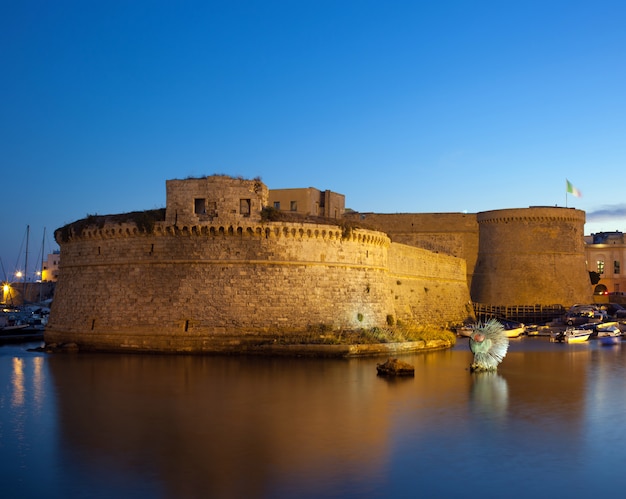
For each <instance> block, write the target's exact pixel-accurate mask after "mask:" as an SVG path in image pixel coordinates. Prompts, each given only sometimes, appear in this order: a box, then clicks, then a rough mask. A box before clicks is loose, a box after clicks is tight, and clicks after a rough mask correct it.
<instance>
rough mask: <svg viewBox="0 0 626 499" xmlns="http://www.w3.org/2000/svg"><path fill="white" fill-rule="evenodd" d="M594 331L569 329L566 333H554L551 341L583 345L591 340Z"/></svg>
mask: <svg viewBox="0 0 626 499" xmlns="http://www.w3.org/2000/svg"><path fill="white" fill-rule="evenodd" d="M592 332H593V331H591V330H589V329H575V328H567V329H566V330H565V331H557V332H553V333H552V334H551V335H550V341H556V342H559V343H562V342H565V343H583V342H585V341H587V340H588V339H589V336H591V333H592Z"/></svg>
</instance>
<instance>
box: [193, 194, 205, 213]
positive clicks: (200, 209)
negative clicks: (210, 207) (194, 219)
mask: <svg viewBox="0 0 626 499" xmlns="http://www.w3.org/2000/svg"><path fill="white" fill-rule="evenodd" d="M193 212H194V213H195V214H196V215H204V214H205V213H206V199H200V198H196V199H194V203H193Z"/></svg>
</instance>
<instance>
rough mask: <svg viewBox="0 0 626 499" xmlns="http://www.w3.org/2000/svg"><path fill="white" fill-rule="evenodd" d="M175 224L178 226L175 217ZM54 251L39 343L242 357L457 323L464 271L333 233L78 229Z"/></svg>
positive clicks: (274, 226) (312, 228) (298, 226)
mask: <svg viewBox="0 0 626 499" xmlns="http://www.w3.org/2000/svg"><path fill="white" fill-rule="evenodd" d="M178 222H180V217H179V220H178ZM58 242H59V245H60V246H61V265H60V275H59V281H58V284H57V291H56V295H55V300H54V303H53V307H52V312H51V317H50V321H49V325H48V329H47V330H46V341H47V342H48V343H51V342H68V341H72V342H76V343H78V344H79V345H81V346H82V347H83V348H96V349H115V350H124V349H127V350H153V351H191V352H212V351H241V350H245V348H246V345H248V344H251V343H254V342H257V343H258V341H259V340H260V339H263V340H265V341H276V342H281V341H286V340H287V339H289V338H291V339H293V337H298V336H301V337H307V335H310V334H312V333H315V334H318V333H319V334H332V333H333V332H334V333H337V332H338V331H339V330H341V329H359V328H371V327H374V326H380V327H384V326H386V325H387V322H388V320H389V317H392V318H393V319H394V321H395V320H397V319H400V320H401V321H403V322H405V323H408V322H411V323H416V324H436V325H444V324H449V323H458V322H461V321H462V320H464V319H465V318H466V316H467V308H466V305H467V303H468V301H469V290H468V288H467V284H466V281H465V263H464V261H463V260H461V259H458V258H454V257H450V256H444V255H437V254H434V253H431V252H428V251H424V250H421V249H419V248H412V247H409V246H405V245H401V244H396V243H391V242H390V240H389V238H388V237H387V236H386V235H385V234H383V233H380V232H376V231H368V230H354V231H352V232H351V233H349V234H348V233H342V229H341V228H340V227H337V226H331V225H315V224H303V223H285V222H272V223H261V222H258V223H253V222H250V223H245V221H242V220H240V221H239V222H238V223H237V225H222V224H215V223H211V222H206V223H198V224H196V225H180V224H179V225H171V224H169V223H168V222H159V223H156V224H155V226H154V229H153V231H152V233H150V234H146V233H142V232H140V231H139V230H138V229H137V227H136V226H135V225H134V224H117V225H114V224H108V225H105V226H104V227H95V226H93V227H87V228H83V229H82V232H81V233H80V234H73V235H72V237H70V238H68V240H67V241H62V240H61V241H58Z"/></svg>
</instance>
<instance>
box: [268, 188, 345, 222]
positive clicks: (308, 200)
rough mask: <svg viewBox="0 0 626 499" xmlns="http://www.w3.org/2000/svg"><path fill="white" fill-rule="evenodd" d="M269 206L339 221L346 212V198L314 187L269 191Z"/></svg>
mask: <svg viewBox="0 0 626 499" xmlns="http://www.w3.org/2000/svg"><path fill="white" fill-rule="evenodd" d="M269 206H271V207H273V208H275V209H277V210H281V211H290V212H294V213H298V214H301V215H313V216H316V217H325V218H334V219H339V218H341V217H343V214H344V212H345V210H346V197H345V196H344V195H343V194H337V193H336V192H332V191H328V190H326V191H320V190H318V189H315V188H314V187H306V188H303V189H270V191H269Z"/></svg>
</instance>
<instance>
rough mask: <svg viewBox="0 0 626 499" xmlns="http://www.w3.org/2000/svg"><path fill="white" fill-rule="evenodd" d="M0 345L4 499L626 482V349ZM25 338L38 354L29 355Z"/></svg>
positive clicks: (572, 488)
mask: <svg viewBox="0 0 626 499" xmlns="http://www.w3.org/2000/svg"><path fill="white" fill-rule="evenodd" d="M27 346H29V347H32V346H33V345H26V346H25V345H6V346H0V458H1V460H2V462H1V467H0V478H1V480H0V491H1V496H2V497H3V498H7V499H8V498H17V497H26V498H28V497H66V498H71V497H89V498H105V497H106V498H110V497H116V498H124V497H150V498H174V497H175V498H183V497H202V498H230V497H233V498H241V497H246V498H296V497H297V498H321V497H339V498H344V497H345V498H386V497H394V496H395V495H397V494H402V496H407V495H408V496H409V497H464V498H468V497H469V498H472V497H481V498H490V497H494V498H496V497H497V498H500V497H509V498H511V497H513V498H516V497H520V498H521V497H524V498H527V497H588V496H589V495H591V494H592V495H594V496H595V497H602V496H604V495H608V494H620V495H621V493H622V492H623V490H624V485H626V479H625V478H624V475H623V471H622V470H623V467H624V466H625V464H626V429H625V428H626V426H625V425H624V422H623V418H624V415H625V414H626V342H625V343H624V345H623V346H622V345H617V346H614V347H606V346H601V345H600V344H598V342H595V341H590V342H587V343H584V344H580V345H568V344H558V343H550V342H549V341H548V340H547V339H545V338H521V339H516V340H512V341H511V346H510V350H509V353H508V355H507V357H506V358H505V359H504V362H503V363H502V364H501V366H500V369H499V371H498V373H497V374H470V373H469V372H468V370H467V367H468V366H469V364H470V362H471V358H472V356H471V353H470V352H469V349H468V345H467V339H460V340H459V343H458V344H457V346H456V347H455V348H453V349H451V350H446V351H440V352H432V353H426V354H414V355H403V356H402V357H401V359H402V360H405V361H407V362H410V363H412V364H413V365H414V366H415V377H414V378H402V379H385V378H380V377H378V376H377V375H376V364H377V363H379V362H382V361H384V360H385V358H365V359H352V360H328V359H322V360H320V359H294V358H278V359H268V358H243V357H242V358H239V357H201V356H181V357H179V356H152V355H149V356H143V355H105V354H102V355H94V354H79V355H72V354H56V355H49V354H43V353H35V352H29V351H27V350H26V347H27ZM35 346H36V345H35Z"/></svg>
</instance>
